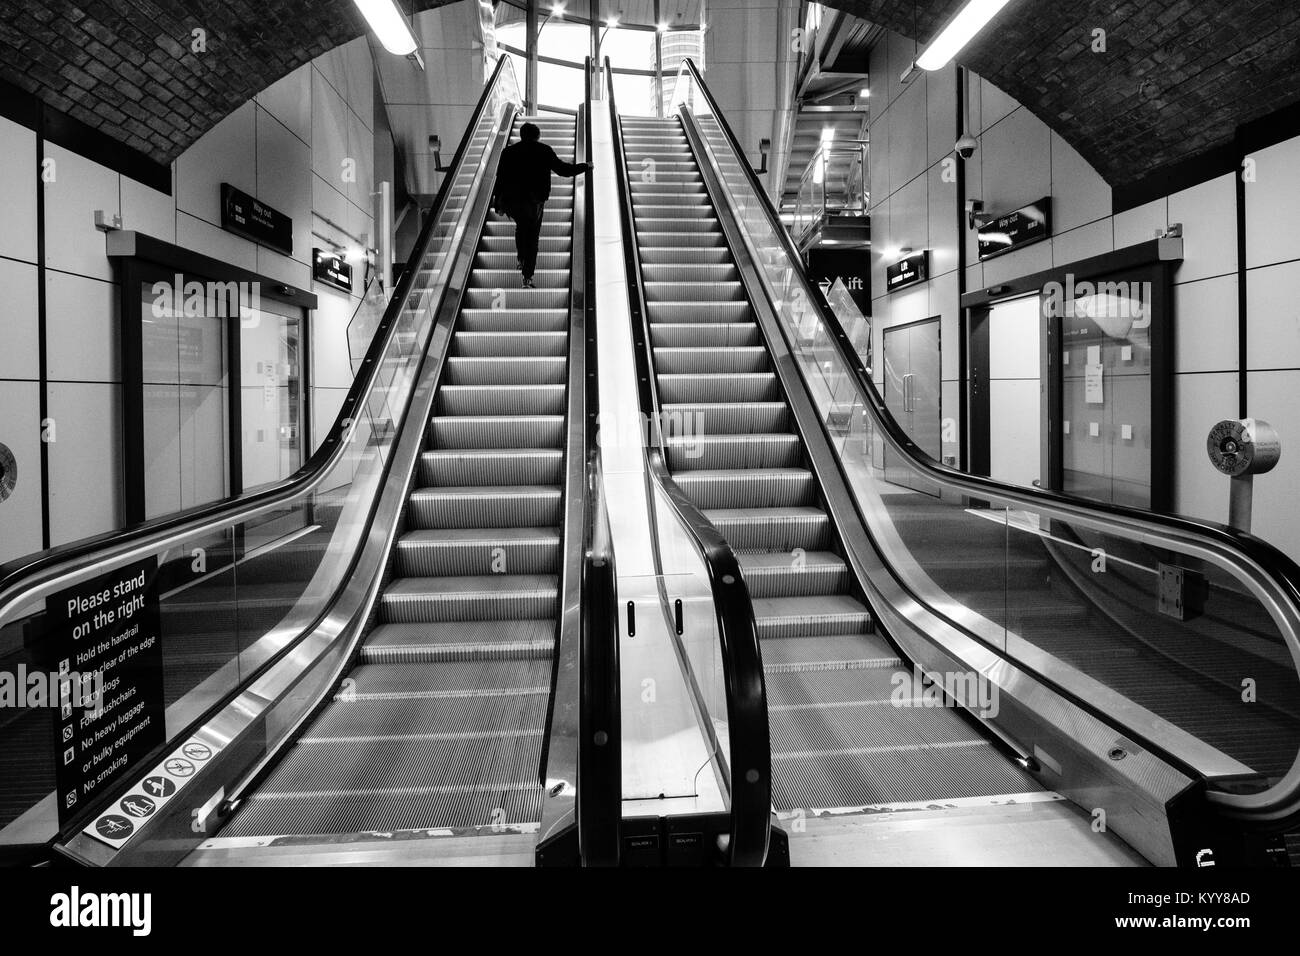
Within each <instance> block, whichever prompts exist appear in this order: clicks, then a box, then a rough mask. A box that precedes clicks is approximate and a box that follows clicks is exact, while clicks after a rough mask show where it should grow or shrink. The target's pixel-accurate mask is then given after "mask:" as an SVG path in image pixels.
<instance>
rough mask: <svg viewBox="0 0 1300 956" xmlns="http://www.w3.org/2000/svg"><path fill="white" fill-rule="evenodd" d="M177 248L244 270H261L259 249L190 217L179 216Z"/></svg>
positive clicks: (218, 228)
mask: <svg viewBox="0 0 1300 956" xmlns="http://www.w3.org/2000/svg"><path fill="white" fill-rule="evenodd" d="M176 244H177V245H179V246H183V247H184V248H186V249H192V250H194V251H195V252H199V253H202V254H203V255H205V256H211V257H212V258H214V259H223V260H225V261H226V262H229V263H231V264H233V265H237V266H240V267H241V268H244V269H255V268H256V267H257V246H256V245H254V244H253V243H251V242H249V241H247V240H246V239H241V238H239V237H238V236H236V235H235V234H234V233H233V232H226V231H225V230H224V229H222V228H220V227H218V226H214V225H212V224H211V223H208V222H205V221H204V220H202V219H196V218H195V217H193V216H191V215H189V214H188V213H183V212H181V213H177V214H176Z"/></svg>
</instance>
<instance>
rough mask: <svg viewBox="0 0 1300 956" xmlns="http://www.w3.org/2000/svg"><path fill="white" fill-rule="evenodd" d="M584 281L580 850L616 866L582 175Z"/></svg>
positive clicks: (614, 729)
mask: <svg viewBox="0 0 1300 956" xmlns="http://www.w3.org/2000/svg"><path fill="white" fill-rule="evenodd" d="M583 69H584V71H585V75H586V77H587V82H586V84H585V87H586V93H585V96H584V104H583V109H582V116H581V117H580V119H579V123H580V125H581V128H582V137H581V139H582V147H583V148H582V154H581V155H580V156H578V157H575V159H576V160H577V161H578V162H582V161H586V162H590V161H591V159H592V155H593V147H592V143H593V140H592V135H591V88H592V82H591V80H592V78H593V77H594V76H595V75H596V70H595V62H594V61H593V60H592V58H591V57H587V58H586V61H585V62H584V65H583ZM582 195H583V218H582V225H583V229H582V246H583V255H582V276H583V284H582V289H583V312H584V322H583V330H584V332H585V333H586V345H585V349H586V352H585V354H586V360H587V367H586V372H587V375H586V382H585V389H586V396H585V398H586V412H587V421H586V428H585V429H584V431H583V437H584V446H583V450H584V452H585V454H586V459H587V463H588V464H587V496H588V498H587V519H586V522H585V525H586V529H587V533H586V538H585V540H584V543H583V567H584V569H585V570H584V585H583V603H582V639H583V648H582V682H583V688H582V690H583V692H582V706H583V711H584V714H585V719H584V720H583V728H584V731H583V735H582V750H581V752H580V753H579V756H578V766H579V767H580V768H581V773H582V776H581V781H582V789H584V790H586V791H587V793H588V794H595V796H594V797H589V799H588V804H587V808H586V809H585V810H583V809H582V798H581V796H579V805H580V812H579V821H580V824H579V839H578V842H579V845H580V847H581V848H582V861H583V865H585V866H617V865H618V861H619V854H620V852H621V850H622V838H621V824H622V820H623V746H622V741H623V704H622V694H621V689H620V688H621V676H620V665H619V613H618V574H617V573H616V570H615V566H614V541H613V537H612V535H611V534H610V526H609V510H608V506H607V504H606V501H605V480H604V475H603V474H602V473H601V468H600V447H599V442H598V436H599V434H600V373H599V360H598V355H599V349H598V347H597V345H598V343H597V325H596V211H595V206H596V183H595V177H594V176H592V175H591V174H589V173H588V174H587V175H584V176H583V184H582Z"/></svg>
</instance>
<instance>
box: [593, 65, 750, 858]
mask: <svg viewBox="0 0 1300 956" xmlns="http://www.w3.org/2000/svg"><path fill="white" fill-rule="evenodd" d="M612 73H613V69H612V67H611V65H610V62H609V59H608V58H606V59H605V75H606V80H607V82H608V87H607V89H608V95H609V113H610V122H611V123H612V124H613V132H614V136H613V139H614V160H615V163H614V164H615V166H616V167H617V170H616V173H617V177H618V191H619V202H620V205H621V207H622V209H621V212H622V216H621V220H622V231H623V264H624V269H625V272H626V277H627V289H628V304H629V307H630V311H631V314H632V338H633V343H634V345H635V348H634V350H633V351H634V356H635V359H636V369H637V397H638V400H639V402H640V406H641V414H642V416H643V418H644V419H645V421H647V422H649V423H651V429H650V430H651V433H652V434H651V436H649V444H648V445H646V446H645V453H646V465H647V469H646V472H647V476H648V477H649V478H650V479H651V480H653V481H654V482H655V483H656V484H657V485H659V487H660V488H661V489H662V490H663V492H664V494H665V496H666V498H667V500H668V501H669V503H670V504H671V505H672V507H673V510H674V512H675V517H676V518H677V521H678V524H680V525H681V526H682V527H683V528H684V529H685V530H686V532H687V533H688V534H689V535H690V538H691V540H692V541H693V542H694V544H695V547H696V550H697V552H698V553H699V555H700V557H701V558H702V559H703V561H704V566H705V568H706V571H707V574H708V579H709V587H710V590H711V593H712V595H713V609H714V614H715V616H716V618H717V625H718V636H719V641H720V644H721V651H722V664H723V681H724V684H725V690H726V699H727V725H728V737H729V744H730V752H729V755H727V761H726V762H727V766H728V770H729V772H730V776H731V780H730V791H731V832H730V834H729V838H728V841H727V857H728V862H729V864H730V865H732V866H762V865H763V863H764V861H765V860H766V859H767V849H768V839H769V836H770V833H771V815H772V748H771V740H770V737H769V729H768V721H767V688H766V685H765V683H764V679H763V658H762V653H761V652H760V650H759V643H758V629H757V626H756V625H755V622H754V606H753V602H752V600H751V598H750V594H749V588H748V587H747V585H746V584H745V578H744V575H743V573H742V572H741V568H740V562H739V560H737V558H736V555H735V552H734V551H733V550H732V549H731V545H729V544H728V543H727V540H726V538H724V537H723V535H722V534H721V532H719V531H718V529H717V528H716V527H714V525H713V523H712V522H710V521H709V520H708V518H706V517H705V516H704V514H703V513H702V512H701V511H700V510H699V509H698V508H697V507H696V506H695V505H694V503H692V502H691V500H690V498H689V497H688V496H687V495H686V493H685V492H684V491H682V490H681V488H680V487H679V486H678V485H677V483H676V482H675V481H674V480H673V477H672V475H671V474H670V473H669V471H668V467H667V453H666V449H665V446H664V438H663V430H662V428H660V427H659V425H658V424H657V423H658V422H659V401H658V393H657V389H656V388H655V380H654V371H653V363H652V360H651V356H650V347H651V346H650V342H651V339H650V332H649V314H648V310H647V309H646V303H645V288H644V286H643V284H642V275H641V257H640V252H639V250H638V248H637V240H636V227H635V220H634V218H633V213H634V209H633V204H632V189H631V185H630V184H629V182H628V174H627V156H626V153H625V151H624V148H623V124H622V121H621V119H620V117H619V114H618V106H617V104H616V102H615V99H614V84H613V76H612ZM650 504H651V507H653V506H654V502H653V498H652V500H651V502H650ZM651 543H652V547H653V548H654V551H655V564H656V566H658V565H660V563H661V562H660V556H659V549H658V538H657V535H655V534H651ZM660 570H661V569H660Z"/></svg>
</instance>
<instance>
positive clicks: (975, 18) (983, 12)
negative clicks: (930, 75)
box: [916, 0, 1011, 70]
mask: <svg viewBox="0 0 1300 956" xmlns="http://www.w3.org/2000/svg"><path fill="white" fill-rule="evenodd" d="M1010 2H1011V0H970V2H969V3H967V4H966V6H964V7H962V8H961V9H960V10H959V11H957V15H956V16H955V17H953V18H952V19H951V20H949V21H948V23H947V25H946V26H945V27H944V28H943V29H942V30H940V31H939V35H938V36H936V37H935V38H934V39H933V40H931V41H930V44H929V46H927V47H926V48H925V50H923V51H922V53H921V55H920V56H919V57H917V59H916V65H917V66H919V67H920V68H921V69H923V70H942V69H943V68H944V67H945V66H947V65H948V64H949V63H951V62H952V58H953V57H955V56H956V55H957V54H958V53H959V52H960V51H961V49H962V47H964V46H965V45H966V44H967V43H969V42H970V41H971V40H972V39H974V37H975V34H977V33H979V32H980V31H981V30H983V29H984V28H985V27H986V26H988V24H989V21H990V20H992V19H993V18H994V17H996V16H997V15H998V14H999V13H1000V12H1001V11H1002V8H1003V7H1005V6H1006V5H1007V4H1008V3H1010Z"/></svg>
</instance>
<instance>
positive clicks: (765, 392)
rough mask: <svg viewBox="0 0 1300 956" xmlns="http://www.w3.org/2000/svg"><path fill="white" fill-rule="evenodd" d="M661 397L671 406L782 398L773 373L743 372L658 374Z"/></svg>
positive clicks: (765, 400) (766, 400)
mask: <svg viewBox="0 0 1300 956" xmlns="http://www.w3.org/2000/svg"><path fill="white" fill-rule="evenodd" d="M655 381H656V383H657V384H658V386H659V398H660V400H661V401H662V402H664V403H666V404H670V405H686V404H698V403H705V404H708V403H715V402H726V401H733V402H770V401H773V400H775V399H779V398H781V389H780V387H779V386H778V385H777V383H776V376H775V375H773V374H772V373H771V372H758V373H755V374H752V375H750V374H743V375H728V376H725V377H724V376H718V375H657V376H655Z"/></svg>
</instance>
